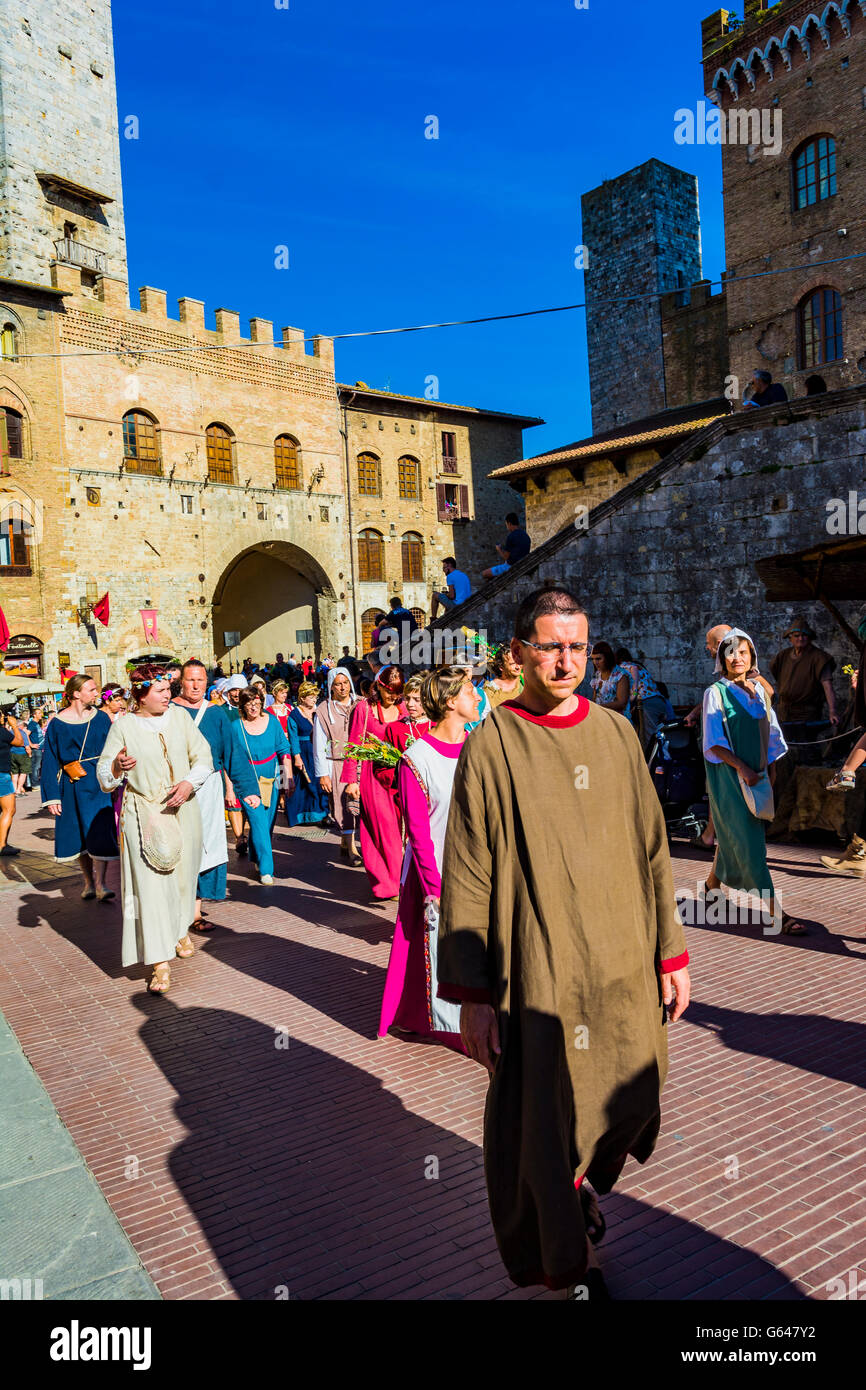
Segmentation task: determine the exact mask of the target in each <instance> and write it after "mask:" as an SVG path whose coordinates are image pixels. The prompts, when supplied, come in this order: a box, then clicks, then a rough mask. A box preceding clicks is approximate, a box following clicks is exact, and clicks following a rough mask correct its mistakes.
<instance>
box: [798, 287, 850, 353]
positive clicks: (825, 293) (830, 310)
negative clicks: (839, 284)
mask: <svg viewBox="0 0 866 1390" xmlns="http://www.w3.org/2000/svg"><path fill="white" fill-rule="evenodd" d="M797 329H798V332H797V348H798V357H799V362H798V364H797V365H798V368H799V370H800V371H803V370H804V369H805V368H806V367H819V366H820V365H821V363H822V362H838V360H839V358H840V357H841V356H842V297H841V295H840V294H839V291H838V290H832V289H830V288H828V286H826V285H824V286H822V287H821V288H820V289H817V290H813V291H812V292H811V294H807V295H806V298H805V299H801V301H800V304H799V307H798V309H797Z"/></svg>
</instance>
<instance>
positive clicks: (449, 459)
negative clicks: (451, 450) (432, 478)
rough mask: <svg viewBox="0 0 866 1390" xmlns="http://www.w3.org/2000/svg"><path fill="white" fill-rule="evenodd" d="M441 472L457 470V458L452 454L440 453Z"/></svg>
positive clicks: (454, 471)
mask: <svg viewBox="0 0 866 1390" xmlns="http://www.w3.org/2000/svg"><path fill="white" fill-rule="evenodd" d="M442 472H443V473H456V472H457V460H456V458H455V457H454V455H453V454H443V455H442Z"/></svg>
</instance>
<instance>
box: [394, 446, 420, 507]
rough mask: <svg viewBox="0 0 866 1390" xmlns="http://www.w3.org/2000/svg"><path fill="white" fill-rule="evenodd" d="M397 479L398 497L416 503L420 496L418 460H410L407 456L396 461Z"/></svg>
mask: <svg viewBox="0 0 866 1390" xmlns="http://www.w3.org/2000/svg"><path fill="white" fill-rule="evenodd" d="M397 477H398V480H399V484H400V496H401V497H407V498H412V499H415V500H416V501H417V499H418V498H419V497H420V496H421V465H420V464H419V462H418V460H417V459H413V458H410V457H409V456H408V455H407V456H406V457H405V458H401V459H398V460H397Z"/></svg>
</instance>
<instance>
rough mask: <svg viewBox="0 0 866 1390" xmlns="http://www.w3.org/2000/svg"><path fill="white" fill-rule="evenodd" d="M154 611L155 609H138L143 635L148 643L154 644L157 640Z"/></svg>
mask: <svg viewBox="0 0 866 1390" xmlns="http://www.w3.org/2000/svg"><path fill="white" fill-rule="evenodd" d="M156 611H157V610H156V609H155V608H140V609H139V612H140V613H141V621H142V622H143V623H144V635H145V638H146V639H147V641H148V642H155V641H156V639H157V631H156Z"/></svg>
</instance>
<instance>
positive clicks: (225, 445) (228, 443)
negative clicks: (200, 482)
mask: <svg viewBox="0 0 866 1390" xmlns="http://www.w3.org/2000/svg"><path fill="white" fill-rule="evenodd" d="M206 443H207V476H208V481H209V482H211V483H233V482H234V480H235V467H234V450H233V447H232V436H231V434H230V432H229V431H228V430H227V429H226V427H225V425H208V428H207V435H206Z"/></svg>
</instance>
